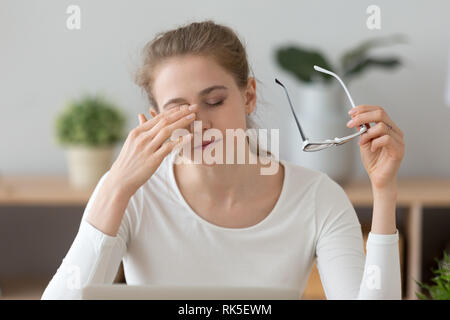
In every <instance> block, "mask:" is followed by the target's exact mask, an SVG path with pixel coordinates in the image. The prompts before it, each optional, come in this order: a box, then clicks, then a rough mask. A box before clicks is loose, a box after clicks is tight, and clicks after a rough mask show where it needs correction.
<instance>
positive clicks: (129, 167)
mask: <svg viewBox="0 0 450 320" xmlns="http://www.w3.org/2000/svg"><path fill="white" fill-rule="evenodd" d="M184 106H185V107H184ZM184 106H177V107H174V108H171V109H169V110H165V111H163V112H161V113H160V114H158V115H156V114H155V113H153V114H152V115H153V118H151V119H149V120H147V119H145V117H144V116H143V115H142V114H140V115H139V126H137V127H136V128H134V129H133V130H131V131H130V133H129V134H128V137H127V139H126V140H125V143H124V145H123V147H122V150H121V151H120V154H119V156H118V157H117V159H116V161H115V162H114V163H113V165H112V167H111V169H110V170H109V173H108V175H107V176H106V178H105V182H104V183H103V184H102V186H101V188H100V189H99V192H98V195H97V197H96V198H95V200H94V201H93V204H92V207H91V209H90V212H89V214H88V215H87V217H86V219H87V221H88V222H89V223H90V224H91V225H93V226H94V227H96V228H97V229H98V230H100V231H102V232H103V233H106V234H108V235H110V236H116V234H117V232H118V230H119V227H120V224H121V221H122V218H123V215H124V213H125V210H126V208H127V205H128V202H129V200H130V198H131V196H132V195H133V194H134V193H136V191H137V190H138V189H139V187H140V186H142V185H143V184H144V183H145V182H146V181H147V180H148V179H150V177H151V176H152V175H153V173H154V172H155V171H156V169H157V168H158V167H159V165H160V164H161V162H162V160H163V159H164V157H166V156H167V155H168V154H169V153H170V152H171V151H172V150H173V149H174V148H176V147H178V146H182V145H183V144H185V143H187V142H188V141H190V140H191V138H192V134H191V133H190V134H188V135H185V136H183V137H180V138H179V139H178V140H170V141H166V140H167V139H168V138H170V137H171V135H172V132H173V131H174V130H176V129H181V128H184V127H187V126H188V125H189V124H191V122H192V121H193V120H194V119H195V112H196V111H197V109H198V106H197V105H191V107H193V109H192V110H190V109H189V108H188V106H186V105H184ZM189 115H192V117H191V118H186V117H187V116H189Z"/></svg>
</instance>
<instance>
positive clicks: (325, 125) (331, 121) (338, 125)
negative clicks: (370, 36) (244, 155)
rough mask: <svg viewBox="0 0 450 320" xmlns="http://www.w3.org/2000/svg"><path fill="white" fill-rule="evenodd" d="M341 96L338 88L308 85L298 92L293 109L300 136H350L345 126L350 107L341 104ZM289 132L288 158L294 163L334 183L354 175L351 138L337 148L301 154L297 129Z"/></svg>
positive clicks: (352, 142)
mask: <svg viewBox="0 0 450 320" xmlns="http://www.w3.org/2000/svg"><path fill="white" fill-rule="evenodd" d="M344 98H346V97H345V92H344V90H343V89H342V88H341V87H339V84H332V85H324V84H320V83H317V84H312V85H309V86H303V87H301V88H300V92H299V100H298V103H297V105H296V108H297V109H296V110H295V112H296V114H297V118H298V120H299V122H300V125H301V126H302V129H303V132H304V134H305V136H306V137H307V138H309V139H310V140H321V139H334V138H335V137H343V136H346V135H349V134H352V133H354V132H355V131H354V129H353V130H352V129H349V128H348V127H347V126H346V123H347V121H348V120H349V119H350V116H349V115H348V113H347V112H348V110H350V108H351V105H350V103H349V101H348V100H345V99H344ZM293 129H294V130H295V132H291V133H290V136H292V139H290V141H292V147H290V148H289V149H290V150H289V155H288V157H289V158H290V159H291V160H292V161H295V162H296V163H298V164H300V165H302V166H304V167H307V168H312V169H315V170H319V171H322V172H324V173H326V174H328V176H330V178H332V179H333V180H335V181H336V182H338V183H340V184H342V183H344V182H345V181H347V180H348V179H349V178H351V175H352V173H354V172H355V171H354V158H355V156H354V155H355V150H356V149H355V143H357V142H356V141H357V140H358V138H353V139H352V140H350V141H349V142H347V143H344V144H343V145H340V146H333V147H330V148H327V149H324V150H321V151H315V152H304V151H302V149H301V136H300V133H299V132H298V129H297V126H296V125H294V126H293Z"/></svg>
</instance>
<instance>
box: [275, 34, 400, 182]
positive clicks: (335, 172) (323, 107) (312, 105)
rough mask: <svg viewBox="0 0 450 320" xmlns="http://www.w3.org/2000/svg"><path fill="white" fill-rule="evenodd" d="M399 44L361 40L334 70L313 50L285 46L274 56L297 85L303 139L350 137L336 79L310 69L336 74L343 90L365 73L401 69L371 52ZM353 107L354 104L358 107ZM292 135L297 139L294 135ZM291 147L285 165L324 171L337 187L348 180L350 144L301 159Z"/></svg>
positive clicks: (395, 60) (395, 37)
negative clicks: (319, 68)
mask: <svg viewBox="0 0 450 320" xmlns="http://www.w3.org/2000/svg"><path fill="white" fill-rule="evenodd" d="M399 42H404V37H403V36H402V35H393V36H391V37H380V38H373V39H369V40H366V41H364V42H362V43H360V44H359V45H357V46H356V47H354V48H351V49H350V50H348V51H346V52H344V53H343V54H342V55H341V56H340V57H339V62H338V63H336V64H335V65H334V64H333V63H331V62H330V60H329V59H328V57H327V56H326V55H325V54H323V53H322V51H320V50H317V49H311V48H305V47H302V46H299V45H295V44H288V45H285V46H282V47H279V48H277V49H276V50H275V54H274V59H275V61H276V63H277V65H278V66H279V67H280V68H281V69H282V70H284V71H286V72H287V73H289V74H290V75H292V76H294V78H295V79H296V80H297V81H298V83H299V84H301V86H300V90H299V96H298V97H299V101H298V104H297V106H296V107H297V108H299V110H296V112H297V114H298V115H299V116H300V117H301V119H303V121H302V126H304V127H305V128H304V129H305V132H306V133H307V136H308V138H311V139H333V138H334V137H341V136H345V135H348V134H350V133H349V132H348V128H347V127H346V126H345V123H346V122H347V121H348V119H347V118H348V114H347V112H346V111H348V110H350V108H351V105H350V103H349V102H348V101H347V100H346V97H345V92H344V90H343V88H342V87H341V86H340V85H339V83H338V82H337V80H336V79H334V78H333V77H331V76H329V75H327V74H324V73H321V72H317V71H316V70H314V67H313V66H314V65H318V66H319V67H323V68H325V69H328V70H330V71H333V72H335V73H336V74H338V75H339V76H340V77H341V78H342V80H343V81H344V82H345V84H346V85H348V84H349V83H351V81H352V80H353V79H355V78H356V77H357V76H360V75H362V74H363V73H364V72H365V71H367V70H368V69H371V68H379V69H380V68H382V69H395V68H396V67H398V66H400V65H401V61H400V59H399V58H398V57H395V56H384V57H380V56H374V55H373V53H372V52H371V51H372V49H374V48H376V47H380V46H385V45H389V44H393V43H399ZM362 102H363V101H362ZM355 103H356V104H357V105H358V104H359V103H358V101H355ZM292 134H293V135H296V134H297V135H298V133H295V132H293V133H292ZM295 141H296V142H293V145H292V147H291V148H289V150H288V152H290V153H291V154H290V155H288V157H290V158H292V159H290V160H293V161H299V162H301V163H302V164H304V165H305V166H309V167H312V168H315V169H318V170H320V171H324V172H326V173H327V174H329V175H330V177H332V178H333V179H335V180H336V181H338V182H340V181H342V182H343V181H344V180H345V179H346V177H348V176H350V174H351V170H352V168H353V164H352V161H353V155H352V152H349V151H351V150H348V149H349V148H351V147H352V145H351V144H344V145H342V146H340V147H339V149H334V150H324V151H321V152H314V153H309V154H306V155H305V154H304V153H302V152H301V150H300V149H299V143H298V141H297V140H295ZM330 152H333V154H332V155H331V154H330Z"/></svg>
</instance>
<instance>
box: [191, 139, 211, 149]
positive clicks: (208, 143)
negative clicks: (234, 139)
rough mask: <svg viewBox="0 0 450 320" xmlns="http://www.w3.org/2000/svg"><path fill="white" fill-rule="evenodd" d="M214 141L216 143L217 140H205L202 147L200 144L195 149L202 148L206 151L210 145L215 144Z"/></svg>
mask: <svg viewBox="0 0 450 320" xmlns="http://www.w3.org/2000/svg"><path fill="white" fill-rule="evenodd" d="M214 141H216V139H212V140H208V141H206V140H203V141H202V144H201V145H200V144H199V145H197V146H196V147H195V148H200V147H202V149H205V148H206V146H208V145H210V144H211V143H213V142H214Z"/></svg>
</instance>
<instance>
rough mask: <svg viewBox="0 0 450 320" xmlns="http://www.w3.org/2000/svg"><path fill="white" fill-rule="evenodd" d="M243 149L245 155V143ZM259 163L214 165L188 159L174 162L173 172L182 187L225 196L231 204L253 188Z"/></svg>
mask: <svg viewBox="0 0 450 320" xmlns="http://www.w3.org/2000/svg"><path fill="white" fill-rule="evenodd" d="M245 149H246V155H248V152H250V148H249V145H248V143H246V147H245ZM224 162H225V161H224ZM246 162H248V161H246ZM261 167H262V165H261V164H260V163H259V161H257V163H256V164H250V163H245V164H236V163H234V164H225V163H223V164H216V165H203V164H194V163H192V162H191V163H180V164H174V172H175V176H176V177H178V181H179V182H180V184H182V186H183V188H184V189H187V190H196V193H197V192H198V194H200V195H201V196H202V198H205V200H211V201H217V200H219V199H220V200H226V202H227V205H230V206H231V205H232V204H234V203H238V202H240V201H242V200H243V199H248V198H249V196H251V195H252V194H253V193H255V192H257V190H258V188H257V187H255V186H257V185H258V181H259V180H258V179H259V178H260V172H261V171H260V170H261Z"/></svg>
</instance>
